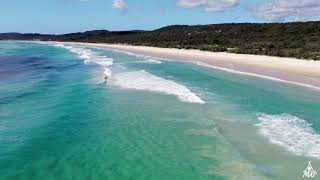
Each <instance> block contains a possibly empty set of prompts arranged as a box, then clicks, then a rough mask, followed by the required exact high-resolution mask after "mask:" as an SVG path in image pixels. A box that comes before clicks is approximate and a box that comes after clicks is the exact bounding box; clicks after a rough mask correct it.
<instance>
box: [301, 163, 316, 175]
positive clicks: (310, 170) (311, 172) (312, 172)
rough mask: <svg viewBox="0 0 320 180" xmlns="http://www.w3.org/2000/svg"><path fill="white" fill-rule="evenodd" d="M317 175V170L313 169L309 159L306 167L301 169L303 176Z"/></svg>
mask: <svg viewBox="0 0 320 180" xmlns="http://www.w3.org/2000/svg"><path fill="white" fill-rule="evenodd" d="M316 175H317V171H315V170H314V169H313V167H312V165H311V161H309V163H308V166H307V168H306V169H305V170H304V171H303V176H302V177H303V178H314V177H316Z"/></svg>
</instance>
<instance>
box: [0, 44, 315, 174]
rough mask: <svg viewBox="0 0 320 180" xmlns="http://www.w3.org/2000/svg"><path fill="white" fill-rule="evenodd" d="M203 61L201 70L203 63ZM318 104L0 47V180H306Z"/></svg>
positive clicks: (222, 77) (58, 51) (64, 48)
mask: <svg viewBox="0 0 320 180" xmlns="http://www.w3.org/2000/svg"><path fill="white" fill-rule="evenodd" d="M195 61H196V60H195ZM319 95H320V93H319V91H316V90H312V89H307V88H303V87H299V86H294V85H288V84H284V83H279V82H273V81H270V80H264V79H260V78H256V77H248V76H242V75H239V74H232V73H228V72H224V71H220V70H214V69H210V68H206V67H202V66H197V65H195V64H189V63H183V62H178V61H174V60H164V59H157V58H150V57H144V56H140V55H134V54H130V53H123V52H116V51H111V50H101V49H93V48H87V47H82V46H76V45H68V44H62V43H59V44H55V43H51V44H45V43H30V42H9V41H3V42H0V142H1V143H0V179H155V180H156V179H159V180H160V179H182V180H185V179H246V180H247V179H301V177H302V175H303V170H304V169H305V168H306V165H307V163H308V161H312V165H313V167H314V169H316V170H317V169H319V168H320V160H319V159H320V149H319V147H320V122H319V117H320V111H319V108H320V96H319Z"/></svg>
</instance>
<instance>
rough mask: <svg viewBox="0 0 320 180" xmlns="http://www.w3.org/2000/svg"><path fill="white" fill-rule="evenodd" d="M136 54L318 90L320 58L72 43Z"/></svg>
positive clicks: (319, 83) (319, 86)
mask: <svg viewBox="0 0 320 180" xmlns="http://www.w3.org/2000/svg"><path fill="white" fill-rule="evenodd" d="M72 44H80V45H85V46H90V47H98V48H104V49H115V50H121V51H126V52H130V53H134V54H138V55H145V56H151V57H158V58H165V59H172V60H181V61H190V62H192V63H196V64H198V65H201V66H207V67H211V68H214V69H220V70H224V71H229V72H231V73H238V74H244V75H250V76H257V77H260V78H265V79H270V80H275V81H281V82H284V83H290V84H295V85H300V86H304V87H309V88H313V89H317V90H320V62H318V61H312V60H299V59H294V58H281V57H271V56H260V55H247V54H232V53H225V52H208V51H200V50H186V49H173V48H157V47H147V46H131V45H120V44H96V43H72Z"/></svg>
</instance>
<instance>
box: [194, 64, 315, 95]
mask: <svg viewBox="0 0 320 180" xmlns="http://www.w3.org/2000/svg"><path fill="white" fill-rule="evenodd" d="M192 62H193V63H194V64H196V65H199V66H203V67H209V68H213V69H218V70H222V71H226V72H230V73H235V74H242V75H247V76H255V77H259V78H262V79H268V80H272V81H277V82H282V83H287V84H293V85H297V86H302V87H307V88H311V89H315V90H320V87H318V86H314V85H310V84H304V83H298V82H294V81H289V80H284V79H279V78H275V77H271V76H265V75H261V74H255V73H249V72H243V71H238V70H234V69H228V68H223V67H218V66H213V65H210V64H207V63H203V62H199V61H192Z"/></svg>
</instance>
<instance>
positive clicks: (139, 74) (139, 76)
mask: <svg viewBox="0 0 320 180" xmlns="http://www.w3.org/2000/svg"><path fill="white" fill-rule="evenodd" d="M110 83H111V84H112V85H115V86H119V87H122V88H127V89H136V90H148V91H153V92H160V93H164V94H169V95H175V96H177V97H178V98H179V99H180V100H181V101H185V102H192V103H200V104H204V103H205V102H204V101H203V100H202V99H200V98H199V97H198V96H197V95H196V94H194V93H192V92H191V91H190V90H189V89H188V88H186V87H185V86H183V85H181V84H178V83H175V82H173V81H170V80H167V79H163V78H161V77H158V76H155V75H153V74H150V73H148V72H146V71H144V70H141V71H132V72H124V73H118V74H116V75H114V76H112V78H111V80H110Z"/></svg>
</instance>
